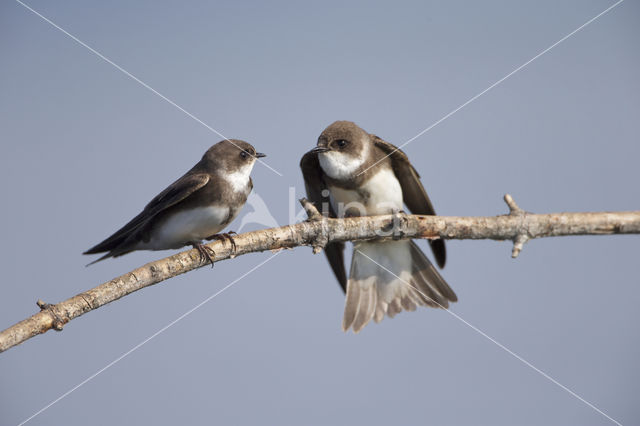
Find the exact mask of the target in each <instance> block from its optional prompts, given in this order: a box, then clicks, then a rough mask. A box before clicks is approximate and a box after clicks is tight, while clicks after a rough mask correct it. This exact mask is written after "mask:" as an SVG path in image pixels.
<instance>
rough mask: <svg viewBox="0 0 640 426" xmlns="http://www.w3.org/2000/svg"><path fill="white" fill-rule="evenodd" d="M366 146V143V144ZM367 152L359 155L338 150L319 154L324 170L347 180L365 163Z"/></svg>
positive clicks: (337, 177) (330, 175)
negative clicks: (353, 155) (355, 155)
mask: <svg viewBox="0 0 640 426" xmlns="http://www.w3.org/2000/svg"><path fill="white" fill-rule="evenodd" d="M365 146H366V145H365ZM365 158H366V153H364V152H363V153H361V155H360V156H358V157H352V156H351V155H347V154H344V153H342V152H337V151H327V152H322V153H320V154H318V161H319V162H320V167H322V170H324V172H325V173H326V174H327V175H328V176H329V177H331V178H333V179H337V180H346V179H350V178H352V177H353V175H354V174H355V172H356V171H357V170H358V169H359V168H360V167H361V166H362V165H363V164H364V161H365Z"/></svg>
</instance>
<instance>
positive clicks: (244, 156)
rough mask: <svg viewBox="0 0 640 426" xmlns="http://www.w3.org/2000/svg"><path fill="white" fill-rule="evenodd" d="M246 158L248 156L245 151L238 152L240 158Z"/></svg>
mask: <svg viewBox="0 0 640 426" xmlns="http://www.w3.org/2000/svg"><path fill="white" fill-rule="evenodd" d="M248 156H249V154H248V153H247V151H242V152H240V157H242V158H247V157H248Z"/></svg>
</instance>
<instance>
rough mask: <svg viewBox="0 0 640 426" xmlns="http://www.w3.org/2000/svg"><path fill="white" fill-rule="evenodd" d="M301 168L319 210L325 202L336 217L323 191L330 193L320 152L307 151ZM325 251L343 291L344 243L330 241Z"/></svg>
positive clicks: (344, 271)
mask: <svg viewBox="0 0 640 426" xmlns="http://www.w3.org/2000/svg"><path fill="white" fill-rule="evenodd" d="M300 168H301V169H302V176H303V178H304V186H305V189H306V190H307V197H309V201H311V202H312V203H313V204H314V205H315V206H316V208H317V209H318V211H319V212H322V206H323V204H324V205H325V206H326V205H328V206H329V212H328V213H329V216H330V217H336V213H335V212H334V211H333V208H331V203H330V202H329V197H328V196H326V197H325V196H323V194H322V191H323V190H327V191H326V192H325V194H328V193H329V191H328V188H327V185H326V183H325V181H324V178H323V172H322V169H321V168H320V163H319V161H318V154H315V153H313V152H308V153H306V154H305V155H304V156H303V157H302V160H300ZM324 253H325V255H326V256H327V260H329V265H331V269H332V270H333V273H334V274H335V276H336V278H337V279H338V283H339V284H340V286H341V287H342V290H343V291H346V289H347V272H346V270H345V266H344V243H341V242H340V243H336V242H334V243H329V244H327V245H326V247H325V248H324Z"/></svg>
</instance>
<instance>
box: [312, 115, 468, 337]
mask: <svg viewBox="0 0 640 426" xmlns="http://www.w3.org/2000/svg"><path fill="white" fill-rule="evenodd" d="M300 167H301V169H302V174H303V177H304V182H305V187H306V191H307V196H308V197H309V199H310V201H311V202H312V203H314V205H315V206H316V207H317V208H318V210H320V211H322V206H323V205H325V206H329V211H328V212H323V214H327V215H329V216H330V217H348V216H373V215H382V214H391V213H397V212H400V211H402V209H403V204H406V206H407V207H408V208H409V210H410V211H411V212H412V213H414V214H420V215H435V214H436V213H435V210H434V209H433V206H432V204H431V201H430V200H429V197H428V196H427V192H426V191H425V189H424V187H423V186H422V183H421V182H420V176H419V175H418V172H417V171H416V170H415V169H414V168H413V166H412V165H411V163H410V162H409V158H408V157H407V155H406V154H405V153H404V152H402V151H401V150H400V149H398V148H397V147H395V146H394V145H392V144H390V143H388V142H385V141H384V140H382V139H381V138H379V137H378V136H375V135H372V134H369V133H367V132H366V131H364V130H363V129H361V128H360V127H358V126H357V125H356V124H355V123H352V122H350V121H336V122H335V123H333V124H331V125H330V126H329V127H327V128H326V129H325V130H324V131H323V132H322V134H321V135H320V137H319V138H318V142H317V146H316V147H315V148H314V149H312V150H311V151H309V152H308V153H306V154H305V155H304V156H303V157H302V160H301V161H300ZM429 243H430V245H431V249H432V251H433V254H434V256H435V259H436V262H437V264H438V266H440V267H441V268H442V267H444V264H445V260H446V251H445V245H444V241H443V240H440V239H438V240H431V241H430V242H429ZM344 248H345V244H344V243H342V242H332V243H329V244H327V246H326V247H325V254H326V256H327V259H328V261H329V264H330V265H331V268H332V269H333V272H334V274H335V276H336V278H337V279H338V282H339V283H340V286H341V287H342V289H343V290H344V291H345V293H346V300H345V309H344V317H343V320H342V329H343V330H344V331H347V330H349V328H352V329H353V331H354V332H356V333H357V332H359V331H360V330H362V328H363V327H364V326H365V325H366V324H367V323H369V322H370V321H371V320H372V319H373V320H374V321H375V322H380V321H381V320H382V319H383V318H384V316H385V314H386V315H388V316H389V317H393V316H394V315H395V314H397V313H399V312H400V311H402V310H403V309H404V310H407V311H413V310H415V309H416V307H417V306H418V305H423V306H430V307H434V308H444V309H446V308H448V306H449V302H455V301H457V300H458V299H457V296H456V294H455V293H454V292H453V290H452V289H451V287H449V285H448V284H447V283H446V281H445V280H444V279H443V278H442V276H441V275H440V273H438V271H437V270H436V268H435V267H434V266H433V265H432V264H431V262H430V261H429V259H427V257H426V256H425V255H424V253H423V252H422V251H421V250H420V248H419V247H418V246H417V245H416V243H415V242H414V241H412V240H382V241H360V242H357V243H354V244H353V248H354V250H353V256H352V260H351V270H350V273H349V277H348V278H347V274H346V271H345V264H344Z"/></svg>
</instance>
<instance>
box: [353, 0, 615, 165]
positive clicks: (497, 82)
mask: <svg viewBox="0 0 640 426" xmlns="http://www.w3.org/2000/svg"><path fill="white" fill-rule="evenodd" d="M623 1H624V0H618V1H617V2H616V3H614V4H612V5H611V6H609V7H608V8H606V9H605V10H603V11H602V12H600V13H599V14H597V15H596V16H594V17H593V18H591V19H589V20H588V21H587V22H585V23H584V24H582V25H580V26H579V27H578V28H576V29H575V30H573V31H571V32H570V33H569V34H567V35H566V36H564V37H562V38H561V39H560V40H558V41H556V42H555V43H553V44H552V45H551V46H549V47H547V48H546V49H544V50H543V51H541V52H540V53H538V54H537V55H536V56H534V57H533V58H531V59H529V60H528V61H527V62H525V63H524V64H522V65H520V66H519V67H518V68H516V69H514V70H513V71H511V72H510V73H509V74H507V75H505V76H504V77H502V78H501V79H500V80H498V81H496V82H495V83H493V84H492V85H491V86H489V87H487V88H486V89H484V90H483V91H482V92H480V93H478V94H477V95H475V96H474V97H472V98H471V99H469V100H468V101H466V102H465V103H463V104H462V105H460V106H459V107H457V108H456V109H454V110H453V111H450V112H449V113H448V114H446V115H445V116H444V117H442V118H441V119H439V120H438V121H436V122H435V123H433V124H432V125H430V126H429V127H427V128H426V129H424V130H422V131H421V132H420V133H418V134H417V135H415V136H414V137H412V138H411V139H409V140H408V141H406V142H405V143H403V144H402V145H399V146H398V147H397V148H396V149H394V150H393V151H391V152H390V153H389V154H387V155H385V156H384V157H382V158H381V159H379V160H378V161H376V162H375V163H373V164H372V165H371V166H369V167H367V168H366V169H364V170H363V171H361V172H360V173H359V174H358V176H360V175H361V174H363V173H365V172H366V171H367V170H369V169H370V168H372V167H374V166H375V165H376V164H378V163H380V162H381V161H383V160H384V159H385V158H387V157H389V156H390V155H393V154H395V153H396V152H397V151H399V150H400V149H402V148H403V147H405V146H407V145H409V144H410V143H411V142H413V141H414V140H416V139H418V138H419V137H420V136H422V135H424V134H425V133H427V132H428V131H429V130H431V129H433V128H434V127H436V126H437V125H438V124H440V123H442V122H443V121H445V120H446V119H447V118H449V117H451V116H452V115H453V114H455V113H457V112H458V111H460V110H461V109H462V108H464V107H466V106H467V105H469V104H470V103H471V102H473V101H475V100H476V99H478V98H479V97H481V96H482V95H484V94H485V93H487V92H488V91H489V90H491V89H493V88H494V87H496V86H497V85H499V84H500V83H502V82H503V81H505V80H506V79H508V78H509V77H511V76H512V75H514V74H515V73H517V72H518V71H520V70H522V69H523V68H524V67H526V66H527V65H529V64H530V63H532V62H533V61H535V60H536V59H538V58H539V57H541V56H542V55H544V54H545V53H547V52H549V51H550V50H551V49H553V48H554V47H556V46H557V45H559V44H560V43H562V42H563V41H565V40H566V39H568V38H569V37H571V36H573V35H574V34H576V33H577V32H578V31H580V30H582V29H583V28H585V27H586V26H587V25H589V24H591V23H592V22H593V21H595V20H596V19H598V18H600V17H601V16H602V15H604V14H606V13H607V12H609V11H610V10H612V9H613V8H614V7H616V6H618V5H619V4H620V3H622V2H623Z"/></svg>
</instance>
